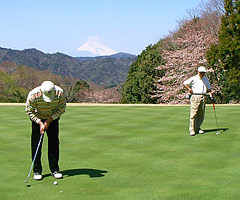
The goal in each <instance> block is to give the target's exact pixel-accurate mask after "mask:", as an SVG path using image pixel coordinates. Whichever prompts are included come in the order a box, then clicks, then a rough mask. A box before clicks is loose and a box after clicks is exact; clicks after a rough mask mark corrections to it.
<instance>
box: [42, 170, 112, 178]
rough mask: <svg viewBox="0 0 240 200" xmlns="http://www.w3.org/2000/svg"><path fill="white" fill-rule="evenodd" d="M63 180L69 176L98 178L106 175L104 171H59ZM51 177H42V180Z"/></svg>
mask: <svg viewBox="0 0 240 200" xmlns="http://www.w3.org/2000/svg"><path fill="white" fill-rule="evenodd" d="M61 173H62V175H63V178H67V177H69V176H78V175H88V176H89V177H90V178H98V177H103V176H105V174H104V173H108V171H106V170H99V169H68V170H64V171H61ZM48 176H51V174H45V175H43V178H46V177H48Z"/></svg>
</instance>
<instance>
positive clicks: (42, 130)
mask: <svg viewBox="0 0 240 200" xmlns="http://www.w3.org/2000/svg"><path fill="white" fill-rule="evenodd" d="M39 125H40V134H44V133H45V131H46V127H45V125H44V124H43V123H42V122H39Z"/></svg>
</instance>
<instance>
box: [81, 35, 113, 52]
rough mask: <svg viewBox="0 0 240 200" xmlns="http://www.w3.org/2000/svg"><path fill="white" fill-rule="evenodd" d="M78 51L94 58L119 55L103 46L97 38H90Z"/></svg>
mask: <svg viewBox="0 0 240 200" xmlns="http://www.w3.org/2000/svg"><path fill="white" fill-rule="evenodd" d="M77 51H81V52H82V53H83V54H85V55H86V54H88V55H93V56H110V55H113V54H116V53H118V52H116V51H114V50H113V49H111V48H109V47H106V46H105V45H103V44H101V43H100V42H99V38H98V37H97V36H94V37H89V38H88V40H87V41H86V43H85V44H83V45H82V46H80V47H79V48H77Z"/></svg>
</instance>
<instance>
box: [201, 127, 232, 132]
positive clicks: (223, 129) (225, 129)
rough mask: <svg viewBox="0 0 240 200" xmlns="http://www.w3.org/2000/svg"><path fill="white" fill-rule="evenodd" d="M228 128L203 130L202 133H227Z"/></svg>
mask: <svg viewBox="0 0 240 200" xmlns="http://www.w3.org/2000/svg"><path fill="white" fill-rule="evenodd" d="M228 129H229V128H219V129H216V128H215V129H204V130H203V131H204V133H208V132H215V131H227V130H228Z"/></svg>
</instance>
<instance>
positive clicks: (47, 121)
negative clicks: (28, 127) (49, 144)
mask: <svg viewBox="0 0 240 200" xmlns="http://www.w3.org/2000/svg"><path fill="white" fill-rule="evenodd" d="M52 121H53V118H52V117H50V118H49V119H47V120H46V121H45V122H44V125H45V130H47V129H48V127H49V125H50V123H51V122H52Z"/></svg>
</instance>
